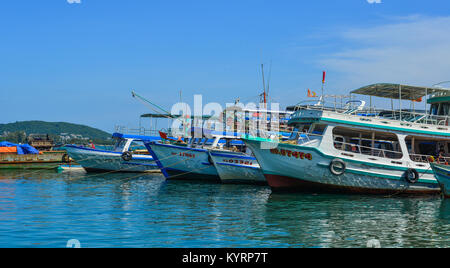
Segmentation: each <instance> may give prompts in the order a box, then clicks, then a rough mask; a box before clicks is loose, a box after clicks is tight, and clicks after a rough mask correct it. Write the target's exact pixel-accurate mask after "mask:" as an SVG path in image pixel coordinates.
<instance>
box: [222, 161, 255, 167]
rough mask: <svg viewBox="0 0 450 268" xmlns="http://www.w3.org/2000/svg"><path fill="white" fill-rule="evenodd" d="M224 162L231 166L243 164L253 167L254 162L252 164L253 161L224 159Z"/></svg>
mask: <svg viewBox="0 0 450 268" xmlns="http://www.w3.org/2000/svg"><path fill="white" fill-rule="evenodd" d="M223 162H225V163H230V164H241V165H247V166H253V162H251V161H244V160H237V159H223Z"/></svg>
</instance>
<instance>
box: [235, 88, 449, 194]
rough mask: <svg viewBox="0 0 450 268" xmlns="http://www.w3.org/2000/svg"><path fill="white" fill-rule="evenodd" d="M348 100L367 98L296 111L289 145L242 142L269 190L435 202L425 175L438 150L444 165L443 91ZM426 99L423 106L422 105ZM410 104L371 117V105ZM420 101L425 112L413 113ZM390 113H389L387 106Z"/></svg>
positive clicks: (389, 91) (429, 175)
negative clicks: (384, 101) (417, 197)
mask: <svg viewBox="0 0 450 268" xmlns="http://www.w3.org/2000/svg"><path fill="white" fill-rule="evenodd" d="M353 94H358V95H364V96H370V103H371V105H370V107H368V108H366V107H365V102H364V101H356V100H353V99H352V100H351V101H349V102H347V103H346V105H343V106H340V105H339V104H337V103H334V104H333V105H327V103H326V102H325V101H323V102H322V103H321V105H312V106H311V105H301V104H299V105H298V106H296V109H295V110H296V111H295V113H294V114H293V115H292V117H291V120H290V121H289V125H290V126H292V127H294V131H293V132H292V135H291V138H290V139H289V140H288V141H279V140H277V139H271V138H265V137H255V136H250V135H248V136H246V137H245V138H244V139H243V140H244V142H245V143H246V144H247V145H248V147H249V148H250V149H251V150H252V151H253V153H254V154H255V156H256V158H257V160H258V162H259V164H260V165H261V169H262V171H263V173H264V175H265V177H266V179H267V181H268V184H269V185H270V186H271V188H272V189H273V190H289V191H291V190H300V191H311V190H312V191H319V192H321V191H326V192H350V193H363V194H394V195H395V194H436V193H439V192H440V187H439V185H438V183H437V180H436V178H435V176H434V174H433V172H432V170H431V168H430V162H433V161H435V159H436V155H437V151H438V149H440V150H441V154H440V157H441V158H442V159H443V160H444V161H448V160H449V158H448V155H449V148H450V127H449V126H448V123H449V116H450V101H449V97H448V96H449V90H446V89H441V88H425V87H416V86H405V85H397V84H375V85H370V86H367V87H363V88H360V89H357V90H355V91H353V92H352V95H351V96H353ZM429 95H431V96H430V98H429V99H428V97H429ZM373 96H375V97H383V98H389V99H391V103H392V104H393V103H394V100H398V101H399V104H400V106H401V103H402V100H410V101H413V102H412V106H413V109H412V110H403V109H401V108H400V109H398V110H394V109H393V107H392V109H391V110H376V109H375V108H374V107H372V97H373ZM423 97H426V98H427V102H426V104H425V105H427V104H431V109H430V112H429V113H428V112H426V109H425V111H416V110H415V102H419V101H421V100H422V98H423ZM392 106H393V105H392Z"/></svg>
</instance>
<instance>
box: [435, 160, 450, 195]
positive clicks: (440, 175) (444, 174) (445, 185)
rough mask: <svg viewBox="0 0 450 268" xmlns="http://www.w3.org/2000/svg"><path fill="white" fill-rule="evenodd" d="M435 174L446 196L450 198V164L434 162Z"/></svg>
mask: <svg viewBox="0 0 450 268" xmlns="http://www.w3.org/2000/svg"><path fill="white" fill-rule="evenodd" d="M431 167H432V168H433V171H434V175H435V176H436V179H437V180H438V182H439V185H440V186H441V190H442V194H443V195H444V197H447V198H450V166H449V165H448V163H446V164H437V163H432V164H431Z"/></svg>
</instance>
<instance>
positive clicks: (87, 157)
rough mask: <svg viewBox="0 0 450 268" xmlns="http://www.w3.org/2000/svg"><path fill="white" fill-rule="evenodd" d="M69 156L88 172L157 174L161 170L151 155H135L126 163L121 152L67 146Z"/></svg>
mask: <svg viewBox="0 0 450 268" xmlns="http://www.w3.org/2000/svg"><path fill="white" fill-rule="evenodd" d="M66 150H67V154H68V155H69V156H70V157H71V158H72V159H74V160H75V161H76V162H77V163H78V164H80V165H81V166H83V168H84V169H86V170H87V171H103V172H105V171H106V172H108V171H117V172H155V171H158V170H159V168H158V166H157V165H156V163H155V161H154V160H153V157H152V156H151V155H133V158H132V159H131V160H130V161H124V160H123V159H122V154H121V153H119V152H108V151H101V150H94V149H89V148H82V147H75V146H66Z"/></svg>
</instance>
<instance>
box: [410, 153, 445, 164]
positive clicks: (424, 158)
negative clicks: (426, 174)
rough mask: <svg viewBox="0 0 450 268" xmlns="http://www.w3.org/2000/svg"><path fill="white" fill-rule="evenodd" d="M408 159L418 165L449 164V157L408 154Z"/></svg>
mask: <svg viewBox="0 0 450 268" xmlns="http://www.w3.org/2000/svg"><path fill="white" fill-rule="evenodd" d="M409 157H410V158H411V160H412V161H414V162H419V163H433V162H437V163H438V164H445V163H450V157H446V156H438V157H435V156H432V155H422V154H409Z"/></svg>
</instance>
